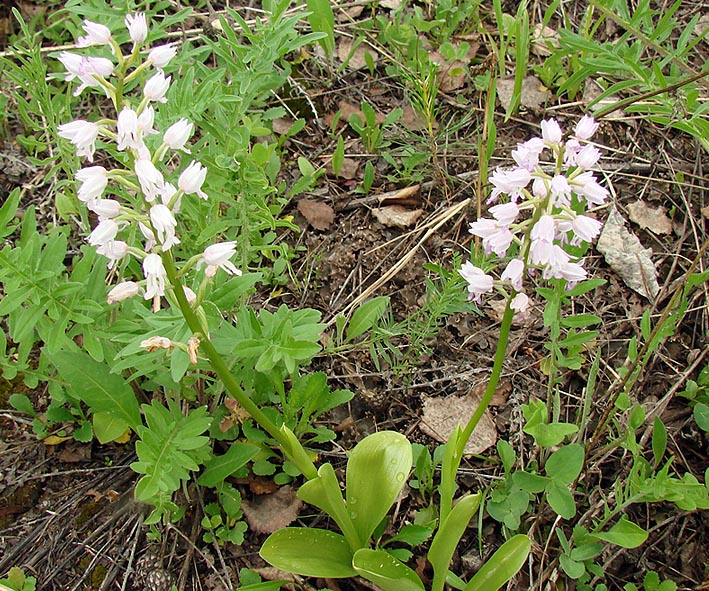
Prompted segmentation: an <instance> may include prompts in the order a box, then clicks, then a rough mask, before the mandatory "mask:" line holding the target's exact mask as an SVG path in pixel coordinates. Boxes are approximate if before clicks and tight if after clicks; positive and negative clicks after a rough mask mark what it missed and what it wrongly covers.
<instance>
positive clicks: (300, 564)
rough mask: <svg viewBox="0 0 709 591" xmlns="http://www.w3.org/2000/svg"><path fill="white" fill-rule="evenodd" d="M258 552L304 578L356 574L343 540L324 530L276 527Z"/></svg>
mask: <svg viewBox="0 0 709 591" xmlns="http://www.w3.org/2000/svg"><path fill="white" fill-rule="evenodd" d="M259 555H260V556H261V558H263V559H264V560H265V561H266V562H268V563H269V564H270V565H272V566H275V567H276V568H280V569H282V570H284V571H287V572H290V573H295V574H298V575H303V576H304V577H318V578H323V579H342V578H345V577H354V576H356V575H357V571H355V570H354V569H353V568H352V551H351V550H350V546H349V544H348V543H347V540H345V538H344V537H343V536H341V535H340V534H337V533H335V532H331V531H328V530H324V529H314V528H305V527H285V528H283V529H279V530H278V531H276V532H274V533H272V534H271V535H270V536H268V538H266V541H265V542H264V543H263V546H261V550H259Z"/></svg>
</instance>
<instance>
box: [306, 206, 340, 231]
mask: <svg viewBox="0 0 709 591" xmlns="http://www.w3.org/2000/svg"><path fill="white" fill-rule="evenodd" d="M298 211H299V212H300V213H302V214H303V216H304V217H305V219H306V220H308V223H309V224H310V225H311V226H312V227H313V228H315V229H316V230H327V229H329V228H330V226H331V225H332V222H334V221H335V210H334V209H332V207H330V206H329V205H328V204H327V203H322V202H321V201H313V200H312V199H301V200H300V201H298Z"/></svg>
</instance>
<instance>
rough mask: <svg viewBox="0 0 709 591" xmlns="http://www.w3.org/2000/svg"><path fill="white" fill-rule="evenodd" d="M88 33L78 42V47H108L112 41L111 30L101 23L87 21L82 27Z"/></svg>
mask: <svg viewBox="0 0 709 591" xmlns="http://www.w3.org/2000/svg"><path fill="white" fill-rule="evenodd" d="M82 27H83V29H84V31H86V36H85V37H79V38H78V39H77V41H76V46H77V47H89V46H91V45H106V44H107V43H108V42H109V41H110V39H111V30H110V29H109V28H108V27H107V26H105V25H101V24H99V23H94V22H91V21H90V20H85V21H84V24H83V25H82Z"/></svg>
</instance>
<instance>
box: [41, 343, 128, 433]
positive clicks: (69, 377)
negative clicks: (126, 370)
mask: <svg viewBox="0 0 709 591" xmlns="http://www.w3.org/2000/svg"><path fill="white" fill-rule="evenodd" d="M50 359H51V362H52V363H53V364H54V366H55V367H56V368H57V370H58V371H59V375H60V376H61V377H62V379H63V380H64V381H65V382H66V383H67V386H66V387H67V388H68V389H69V391H70V392H71V395H72V396H74V397H76V398H78V399H80V400H81V401H82V402H84V403H86V404H87V405H88V406H90V407H91V408H92V410H94V411H95V412H101V411H103V412H108V413H111V414H113V415H114V416H117V417H119V418H121V419H123V420H124V421H125V422H126V423H127V424H128V426H129V427H130V428H131V429H135V428H136V427H137V426H138V425H140V424H141V419H140V410H139V408H138V401H137V399H136V397H135V393H134V392H133V390H132V388H131V387H130V386H129V385H128V382H127V381H126V380H124V379H123V378H122V377H121V376H119V375H116V374H113V373H111V368H110V367H109V366H108V365H106V364H104V363H99V362H98V361H94V360H93V359H92V358H91V357H90V356H89V355H87V354H86V353H83V352H80V351H58V352H57V353H55V354H53V355H51V357H50Z"/></svg>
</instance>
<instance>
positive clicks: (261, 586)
mask: <svg viewBox="0 0 709 591" xmlns="http://www.w3.org/2000/svg"><path fill="white" fill-rule="evenodd" d="M290 584H292V581H282V580H276V581H263V582H261V583H254V584H253V585H244V586H242V587H239V591H278V590H279V589H280V588H281V587H283V586H284V585H290Z"/></svg>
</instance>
